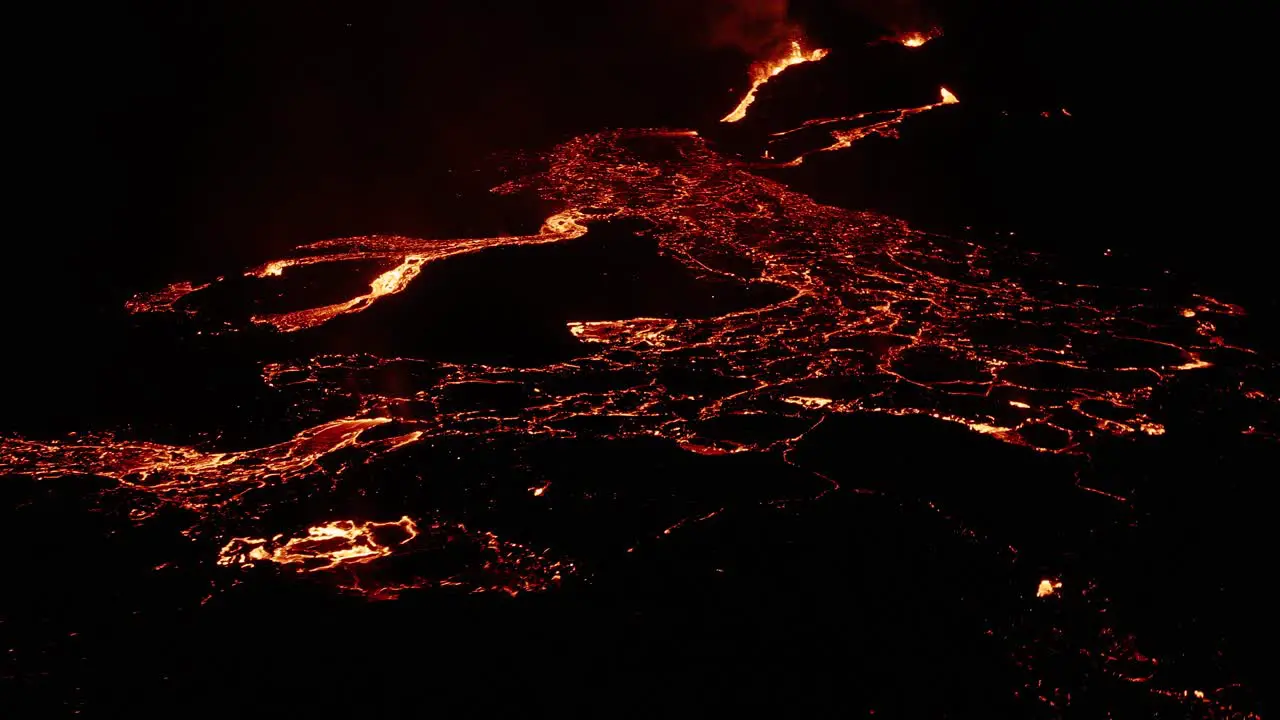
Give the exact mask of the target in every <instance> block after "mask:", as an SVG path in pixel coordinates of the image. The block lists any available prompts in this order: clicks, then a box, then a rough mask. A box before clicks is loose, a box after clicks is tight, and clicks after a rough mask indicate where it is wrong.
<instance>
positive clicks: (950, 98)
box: [942, 88, 960, 105]
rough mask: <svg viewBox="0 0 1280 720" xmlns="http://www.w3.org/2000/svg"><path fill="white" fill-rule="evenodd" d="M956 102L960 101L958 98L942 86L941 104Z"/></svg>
mask: <svg viewBox="0 0 1280 720" xmlns="http://www.w3.org/2000/svg"><path fill="white" fill-rule="evenodd" d="M958 102H960V100H959V99H957V98H956V96H955V95H954V94H952V92H951V91H950V90H948V89H946V88H942V104H943V105H955V104H956V103H958Z"/></svg>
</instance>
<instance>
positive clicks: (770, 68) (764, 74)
mask: <svg viewBox="0 0 1280 720" xmlns="http://www.w3.org/2000/svg"><path fill="white" fill-rule="evenodd" d="M827 52H828V51H827V50H823V49H817V50H811V51H809V52H807V53H806V52H805V51H804V50H803V49H802V48H801V47H800V42H799V41H797V40H792V41H791V45H790V49H789V51H788V52H787V54H786V55H784V56H782V57H780V58H778V59H776V60H770V61H768V62H764V63H758V64H756V65H753V66H752V68H751V89H750V90H747V94H746V95H744V96H743V98H742V101H741V102H739V103H738V106H737V107H735V108H734V109H733V110H732V111H731V112H730V113H729V114H728V115H725V116H724V117H723V118H721V120H720V122H738V121H739V120H741V119H742V118H744V117H746V116H747V108H748V107H751V103H753V102H755V101H756V91H757V90H759V89H760V86H761V85H764V84H765V83H767V82H769V80H771V79H772V78H774V77H776V76H777V75H778V74H779V73H781V72H782V71H783V70H786V69H787V68H789V67H791V66H792V65H799V64H800V63H806V62H817V61H818V60H821V59H822V58H824V57H826V56H827Z"/></svg>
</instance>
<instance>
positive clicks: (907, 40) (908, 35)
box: [872, 27, 942, 48]
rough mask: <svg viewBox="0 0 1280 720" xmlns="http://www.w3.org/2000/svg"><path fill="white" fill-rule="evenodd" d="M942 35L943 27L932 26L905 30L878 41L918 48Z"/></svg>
mask: <svg viewBox="0 0 1280 720" xmlns="http://www.w3.org/2000/svg"><path fill="white" fill-rule="evenodd" d="M941 36H942V29H941V28H936V27H935V28H930V29H928V30H923V31H920V30H912V31H910V32H904V33H902V34H900V35H889V36H887V37H882V38H880V40H879V41H878V42H882V43H897V44H898V45H902V46H903V47H909V48H918V47H921V46H922V45H924V44H925V43H927V42H929V41H930V40H933V39H934V38H937V37H941ZM872 44H875V43H872Z"/></svg>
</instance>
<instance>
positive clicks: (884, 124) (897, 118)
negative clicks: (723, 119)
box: [765, 88, 960, 167]
mask: <svg viewBox="0 0 1280 720" xmlns="http://www.w3.org/2000/svg"><path fill="white" fill-rule="evenodd" d="M938 96H939V100H938V102H936V103H930V104H928V105H921V106H919V107H913V108H900V109H897V110H888V111H885V110H876V111H872V112H864V113H858V114H857V115H848V116H845V117H838V118H819V119H815V120H807V121H805V122H804V123H803V124H802V125H800V127H797V128H792V129H790V130H782V131H780V132H775V133H773V135H772V139H771V140H770V141H769V146H770V148H772V146H773V145H774V144H775V143H777V142H779V141H780V140H782V139H784V138H788V137H790V136H792V135H795V134H796V133H799V132H801V131H807V130H813V129H815V128H824V129H828V134H829V136H830V138H831V140H832V142H831V144H829V145H825V146H818V147H814V148H809V149H805V150H801V151H799V152H798V153H796V154H795V157H793V158H792V159H791V160H788V161H786V162H780V163H778V166H779V167H794V166H796V165H799V164H800V163H802V162H804V159H805V157H806V156H808V155H812V154H813V153H819V152H831V151H834V150H844V149H846V148H849V147H852V146H853V144H854V143H855V142H857V141H859V140H861V139H863V138H865V137H868V136H871V135H879V136H881V137H886V138H892V137H897V134H898V125H899V124H900V123H902V121H903V120H906V119H907V118H909V117H911V116H912V115H918V114H920V113H922V112H927V111H929V110H933V109H934V108H940V107H942V106H944V105H956V104H958V103H959V102H960V100H959V98H957V97H956V96H955V94H954V93H952V92H951V91H950V90H948V89H946V88H940V89H939V91H938ZM876 118H879V119H876ZM868 120H870V122H867V121H868ZM851 123H865V124H860V125H856V126H855V127H851V128H844V129H841V128H840V127H839V126H840V125H847V124H851ZM776 153H777V151H776V150H773V149H766V151H765V156H766V158H769V159H774V158H776Z"/></svg>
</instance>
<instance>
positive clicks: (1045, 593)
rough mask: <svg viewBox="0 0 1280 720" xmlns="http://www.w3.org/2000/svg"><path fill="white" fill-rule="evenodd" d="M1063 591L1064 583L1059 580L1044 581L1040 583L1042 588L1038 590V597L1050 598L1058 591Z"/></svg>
mask: <svg viewBox="0 0 1280 720" xmlns="http://www.w3.org/2000/svg"><path fill="white" fill-rule="evenodd" d="M1060 589H1062V583H1061V582H1060V581H1058V580H1049V579H1047V578H1046V579H1044V580H1041V581H1040V587H1038V588H1036V597H1038V598H1042V597H1049V596H1050V595H1053V594H1054V593H1056V592H1058V590H1060Z"/></svg>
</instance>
